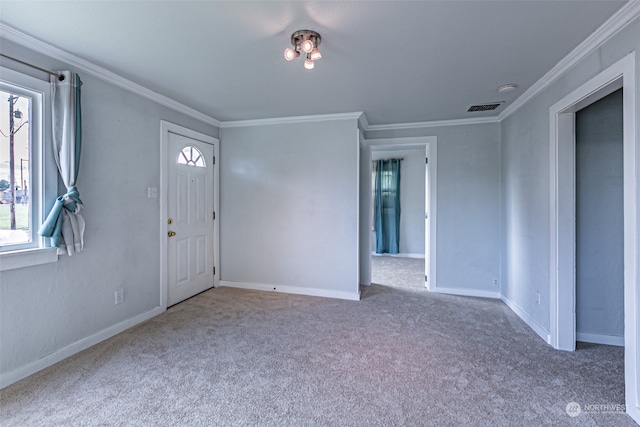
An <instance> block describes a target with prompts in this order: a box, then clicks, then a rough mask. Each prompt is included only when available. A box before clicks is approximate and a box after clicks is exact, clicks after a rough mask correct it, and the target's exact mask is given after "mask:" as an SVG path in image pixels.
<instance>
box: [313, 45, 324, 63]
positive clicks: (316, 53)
mask: <svg viewBox="0 0 640 427" xmlns="http://www.w3.org/2000/svg"><path fill="white" fill-rule="evenodd" d="M310 58H311V60H313V61H317V60H318V59H320V58H322V54H321V53H320V51H319V50H318V48H317V47H314V48H313V50H312V51H311V56H310Z"/></svg>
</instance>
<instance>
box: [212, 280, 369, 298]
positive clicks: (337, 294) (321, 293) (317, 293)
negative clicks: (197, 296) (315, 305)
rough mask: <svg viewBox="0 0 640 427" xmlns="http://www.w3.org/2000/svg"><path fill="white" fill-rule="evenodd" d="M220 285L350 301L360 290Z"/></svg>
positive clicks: (223, 281)
mask: <svg viewBox="0 0 640 427" xmlns="http://www.w3.org/2000/svg"><path fill="white" fill-rule="evenodd" d="M220 286H227V287H229V288H240V289H251V290H254V291H269V292H282V293H285V294H297V295H309V296H314V297H326V298H338V299H346V300H350V301H360V291H358V292H343V291H333V290H329V289H317V288H302V287H299V286H286V285H269V284H265V283H246V282H231V281H227V280H221V281H220Z"/></svg>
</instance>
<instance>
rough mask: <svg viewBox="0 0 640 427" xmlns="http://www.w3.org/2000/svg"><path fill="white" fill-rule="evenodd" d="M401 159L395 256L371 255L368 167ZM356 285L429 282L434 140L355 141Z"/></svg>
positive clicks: (371, 191)
mask: <svg viewBox="0 0 640 427" xmlns="http://www.w3.org/2000/svg"><path fill="white" fill-rule="evenodd" d="M390 158H401V159H402V161H401V169H400V170H401V179H400V188H401V191H400V195H401V203H400V207H401V218H400V234H399V235H400V243H399V253H398V254H393V255H390V254H376V253H375V252H376V247H375V240H376V239H375V227H374V212H373V211H374V180H373V178H374V175H373V173H374V171H373V162H374V161H375V160H383V159H390ZM360 159H361V163H360V171H361V176H360V182H361V186H360V212H361V215H360V226H361V228H360V253H361V255H362V256H361V259H360V267H361V268H360V283H361V284H363V285H369V284H371V283H377V284H382V285H390V286H399V287H404V288H414V289H424V288H425V287H427V288H428V287H429V285H430V283H432V282H434V281H435V250H433V251H432V250H431V248H432V247H435V218H436V217H435V165H436V138H435V137H420V138H393V139H377V140H369V141H365V140H361V154H360Z"/></svg>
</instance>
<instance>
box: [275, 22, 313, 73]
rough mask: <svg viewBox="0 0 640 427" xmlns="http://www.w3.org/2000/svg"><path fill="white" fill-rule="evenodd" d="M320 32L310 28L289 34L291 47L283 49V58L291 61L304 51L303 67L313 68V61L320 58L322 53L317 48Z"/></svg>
mask: <svg viewBox="0 0 640 427" xmlns="http://www.w3.org/2000/svg"><path fill="white" fill-rule="evenodd" d="M320 40H322V38H321V37H320V34H318V33H316V32H315V31H311V30H298V31H296V32H295V33H293V34H291V44H292V45H293V48H290V47H288V48H286V49H285V50H284V59H286V60H287V61H293V60H294V59H295V58H297V57H298V56H300V53H301V52H304V53H306V59H305V61H304V68H306V69H307V70H313V68H314V67H315V63H314V62H315V61H317V60H318V59H320V58H322V54H321V53H320V51H319V50H318V46H319V45H320Z"/></svg>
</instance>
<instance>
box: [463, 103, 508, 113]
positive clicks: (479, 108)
mask: <svg viewBox="0 0 640 427" xmlns="http://www.w3.org/2000/svg"><path fill="white" fill-rule="evenodd" d="M502 104H504V102H492V103H489V104H477V105H472V106H471V107H469V109H468V110H467V113H475V112H478V111H491V110H495V109H496V108H498V107H499V106H501V105H502Z"/></svg>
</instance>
